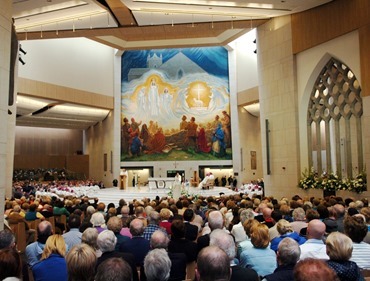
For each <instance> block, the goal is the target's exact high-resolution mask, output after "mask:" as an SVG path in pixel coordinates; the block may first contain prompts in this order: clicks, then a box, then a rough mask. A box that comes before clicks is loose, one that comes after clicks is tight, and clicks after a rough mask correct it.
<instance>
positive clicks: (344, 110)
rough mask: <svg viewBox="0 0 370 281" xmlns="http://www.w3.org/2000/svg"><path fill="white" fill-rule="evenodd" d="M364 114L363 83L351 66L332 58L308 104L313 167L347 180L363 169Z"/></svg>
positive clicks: (318, 80) (309, 142)
mask: <svg viewBox="0 0 370 281" xmlns="http://www.w3.org/2000/svg"><path fill="white" fill-rule="evenodd" d="M362 113H363V105H362V98H361V87H360V84H359V81H358V80H357V78H356V76H355V75H354V73H353V72H352V71H351V69H350V68H349V67H348V66H347V65H345V64H344V63H343V62H341V61H340V60H338V59H336V58H333V57H331V58H330V59H329V60H328V61H327V63H326V64H325V66H324V67H323V68H322V70H321V72H320V73H319V75H318V77H317V78H316V81H315V83H314V85H313V89H312V91H311V95H310V98H309V103H308V110H307V139H308V142H307V143H308V148H309V154H308V160H309V165H310V167H314V168H315V169H316V170H317V171H318V172H319V173H322V172H335V173H340V174H341V175H346V176H347V177H352V174H353V169H354V168H355V169H356V168H357V169H358V171H357V172H360V171H362V170H363V150H362V149H363V148H362V126H361V117H362ZM353 164H355V165H356V164H357V165H356V166H355V167H354V166H353Z"/></svg>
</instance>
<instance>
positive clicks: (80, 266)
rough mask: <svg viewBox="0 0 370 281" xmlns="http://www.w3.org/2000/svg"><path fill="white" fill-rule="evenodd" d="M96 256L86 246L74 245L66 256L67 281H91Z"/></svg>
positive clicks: (93, 274)
mask: <svg viewBox="0 0 370 281" xmlns="http://www.w3.org/2000/svg"><path fill="white" fill-rule="evenodd" d="M96 260H97V259H96V255H95V251H94V249H93V248H91V247H90V246H89V245H87V244H84V243H82V244H78V245H75V246H74V247H73V248H72V249H71V250H70V251H69V252H68V254H67V256H66V261H67V269H68V281H93V280H94V276H95V266H96Z"/></svg>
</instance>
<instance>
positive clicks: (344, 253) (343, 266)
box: [326, 232, 364, 281]
mask: <svg viewBox="0 0 370 281" xmlns="http://www.w3.org/2000/svg"><path fill="white" fill-rule="evenodd" d="M352 251H353V245H352V240H351V238H349V237H348V236H347V235H345V234H343V233H340V232H332V233H330V234H329V236H328V238H327V239H326V253H327V254H328V256H329V258H330V260H328V261H327V264H328V265H329V267H330V268H332V269H333V270H334V271H335V272H336V274H337V276H338V278H339V279H340V280H341V281H362V280H364V278H363V276H362V274H361V272H360V268H359V267H358V266H357V264H356V263H355V262H353V261H350V260H349V259H350V258H351V256H352Z"/></svg>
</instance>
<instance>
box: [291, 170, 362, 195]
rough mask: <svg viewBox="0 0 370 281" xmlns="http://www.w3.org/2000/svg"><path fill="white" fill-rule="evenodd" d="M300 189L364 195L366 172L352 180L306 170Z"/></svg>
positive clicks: (332, 174)
mask: <svg viewBox="0 0 370 281" xmlns="http://www.w3.org/2000/svg"><path fill="white" fill-rule="evenodd" d="M298 187H299V188H302V189H304V190H308V189H322V190H327V191H339V190H348V191H353V192H357V193H362V192H364V191H366V190H367V178H366V172H365V171H363V172H361V173H359V174H358V175H357V176H355V177H354V178H351V179H349V178H348V179H346V178H342V177H341V176H338V175H337V174H334V173H325V172H324V173H323V174H322V175H319V174H318V173H317V172H316V171H315V170H314V169H313V168H311V170H310V171H307V169H306V170H305V172H303V173H302V178H301V179H300V181H299V183H298Z"/></svg>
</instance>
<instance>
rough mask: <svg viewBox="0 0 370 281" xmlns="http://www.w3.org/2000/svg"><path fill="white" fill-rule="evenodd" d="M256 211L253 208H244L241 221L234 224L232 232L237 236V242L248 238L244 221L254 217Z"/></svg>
mask: <svg viewBox="0 0 370 281" xmlns="http://www.w3.org/2000/svg"><path fill="white" fill-rule="evenodd" d="M253 218H254V213H253V210H252V209H243V210H242V211H241V212H240V222H239V223H238V224H236V225H234V226H233V228H232V229H231V234H232V235H234V237H235V243H239V242H242V241H244V240H246V239H247V234H246V233H245V230H244V226H243V224H244V222H245V221H246V220H248V219H253Z"/></svg>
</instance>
